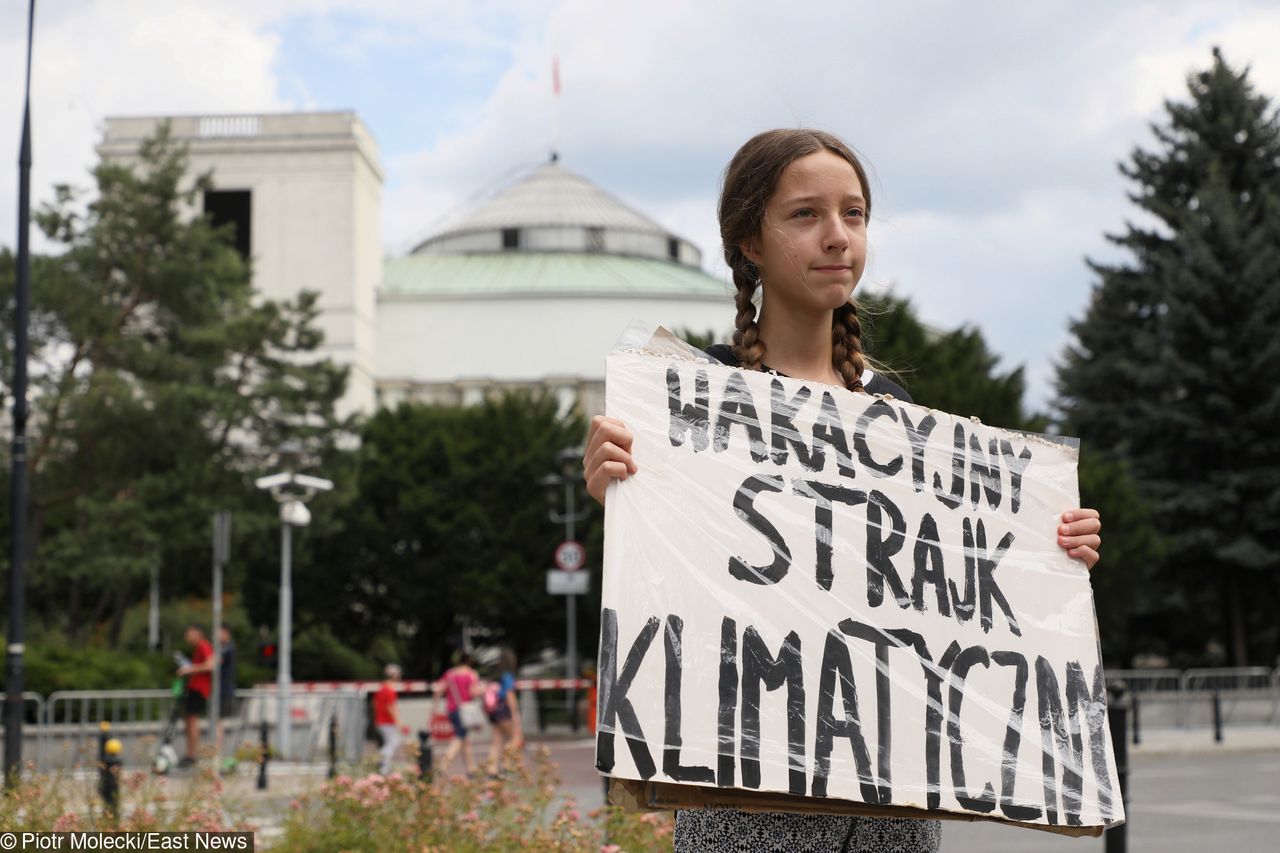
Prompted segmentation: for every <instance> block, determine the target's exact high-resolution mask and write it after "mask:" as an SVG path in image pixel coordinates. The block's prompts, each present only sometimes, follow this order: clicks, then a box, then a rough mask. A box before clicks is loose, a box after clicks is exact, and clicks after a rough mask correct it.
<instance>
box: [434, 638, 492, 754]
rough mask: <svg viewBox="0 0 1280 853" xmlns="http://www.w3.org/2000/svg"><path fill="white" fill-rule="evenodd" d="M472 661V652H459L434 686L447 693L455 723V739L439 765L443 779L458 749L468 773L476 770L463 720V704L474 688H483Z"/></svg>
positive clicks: (447, 708) (451, 721) (452, 720)
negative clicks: (452, 663) (453, 662)
mask: <svg viewBox="0 0 1280 853" xmlns="http://www.w3.org/2000/svg"><path fill="white" fill-rule="evenodd" d="M473 663H474V661H473V660H472V658H471V655H470V654H468V653H467V652H460V653H459V654H458V657H457V663H455V664H454V665H453V666H451V667H449V669H447V670H445V673H444V675H442V676H440V680H439V681H437V682H436V683H435V685H434V688H435V692H436V694H437V695H440V694H443V695H444V700H445V708H446V711H447V712H448V714H449V722H450V724H452V726H453V740H451V741H449V748H448V749H446V750H445V753H444V760H443V761H442V762H441V764H440V770H439V773H440V776H441V778H444V777H445V776H447V774H448V772H449V768H450V767H452V766H453V760H454V759H455V758H457V757H458V753H459V752H461V753H462V765H463V766H464V767H465V768H466V770H467V776H471V775H472V774H474V773H475V771H476V760H475V757H474V756H473V755H472V754H471V741H469V740H467V726H466V724H465V722H464V721H463V719H462V705H463V703H464V702H470V701H471V699H472V696H473V694H474V691H476V690H477V689H483V688H484V685H483V684H481V682H480V676H479V675H477V674H476V671H475V670H474V669H473V668H472V664H473Z"/></svg>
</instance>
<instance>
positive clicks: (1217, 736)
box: [1213, 690, 1222, 743]
mask: <svg viewBox="0 0 1280 853" xmlns="http://www.w3.org/2000/svg"><path fill="white" fill-rule="evenodd" d="M1213 742H1214V743H1222V694H1221V693H1219V692H1218V691H1217V690H1215V691H1213Z"/></svg>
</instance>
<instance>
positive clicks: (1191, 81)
mask: <svg viewBox="0 0 1280 853" xmlns="http://www.w3.org/2000/svg"><path fill="white" fill-rule="evenodd" d="M1188 90H1189V95H1190V99H1189V101H1187V102H1183V103H1173V102H1170V103H1167V104H1166V110H1167V116H1166V122H1165V123H1164V124H1160V125H1156V126H1154V127H1153V132H1154V134H1155V140H1156V144H1155V146H1154V148H1153V149H1152V150H1142V149H1136V150H1135V151H1134V152H1133V154H1132V155H1131V158H1130V160H1129V162H1127V163H1125V164H1123V165H1122V166H1121V171H1122V172H1123V173H1124V174H1125V176H1126V177H1128V178H1130V179H1131V180H1132V181H1133V182H1134V184H1135V190H1134V192H1132V193H1131V195H1130V198H1131V199H1132V200H1133V202H1134V203H1135V204H1136V205H1137V206H1138V207H1139V208H1140V209H1141V210H1142V211H1143V213H1144V214H1145V216H1144V218H1143V220H1142V221H1143V222H1145V223H1148V224H1145V225H1138V224H1130V225H1129V226H1128V227H1127V229H1126V230H1125V232H1124V233H1123V234H1119V235H1112V236H1111V237H1110V239H1111V240H1112V242H1114V243H1115V244H1116V245H1117V246H1119V247H1121V248H1123V249H1125V250H1127V253H1128V259H1127V260H1126V261H1124V262H1122V263H1117V264H1103V263H1092V264H1091V266H1092V268H1093V270H1094V271H1095V272H1096V273H1097V275H1098V284H1097V285H1096V287H1095V289H1094V293H1093V299H1092V302H1091V304H1090V306H1089V308H1088V310H1087V312H1086V313H1085V315H1084V317H1083V318H1081V319H1080V320H1078V321H1077V322H1075V323H1073V325H1072V332H1073V334H1074V336H1075V341H1074V343H1073V344H1072V345H1071V346H1070V348H1069V349H1068V350H1067V352H1066V354H1065V357H1064V360H1063V363H1062V366H1061V369H1060V370H1059V374H1058V390H1059V406H1060V408H1061V411H1062V415H1063V426H1064V428H1065V429H1066V430H1067V431H1069V432H1073V433H1076V434H1079V435H1080V436H1082V437H1083V438H1084V439H1085V440H1086V441H1087V442H1088V443H1089V444H1090V446H1092V447H1094V448H1096V449H1097V450H1098V452H1099V453H1101V454H1102V455H1104V456H1107V457H1109V458H1110V459H1112V460H1119V461H1122V462H1123V464H1124V466H1125V467H1126V468H1127V469H1128V470H1129V471H1131V472H1132V475H1133V477H1134V479H1135V482H1136V485H1137V490H1138V493H1139V494H1140V495H1141V496H1143V497H1144V498H1146V499H1148V500H1149V501H1150V502H1151V506H1152V516H1151V517H1152V519H1153V523H1154V524H1155V525H1156V529H1157V530H1158V535H1159V539H1160V541H1161V543H1162V544H1163V545H1164V555H1165V556H1164V558H1163V559H1162V560H1160V561H1159V563H1158V564H1156V565H1155V566H1154V567H1152V568H1151V570H1150V572H1151V583H1150V585H1149V587H1148V589H1147V590H1146V599H1147V601H1146V602H1145V603H1146V604H1147V605H1150V606H1154V607H1157V608H1158V609H1159V620H1158V621H1159V622H1160V624H1162V625H1164V626H1165V627H1166V628H1167V629H1169V634H1170V637H1169V642H1170V643H1171V644H1172V647H1171V648H1170V649H1169V652H1170V653H1171V654H1181V655H1183V656H1184V657H1185V658H1186V659H1188V660H1204V659H1205V655H1206V654H1207V648H1208V643H1209V641H1210V640H1211V638H1213V639H1216V641H1217V642H1218V643H1220V644H1221V645H1222V646H1223V647H1225V648H1227V649H1229V650H1230V654H1231V659H1232V662H1233V663H1235V664H1237V665H1243V664H1245V663H1248V662H1250V661H1252V662H1263V661H1267V662H1269V661H1271V660H1274V658H1275V656H1276V652H1277V650H1278V649H1280V645H1278V642H1280V629H1278V628H1277V623H1276V620H1275V618H1274V613H1275V610H1276V606H1277V603H1280V602H1278V600H1277V599H1278V597H1277V592H1278V590H1277V566H1280V492H1278V491H1277V490H1276V483H1277V482H1280V343H1278V342H1277V338H1276V329H1277V328H1280V117H1278V116H1277V113H1276V111H1275V110H1274V109H1273V108H1272V107H1271V103H1270V101H1269V100H1268V99H1267V98H1266V97H1264V96H1262V95H1260V94H1258V93H1257V92H1255V90H1254V88H1253V86H1252V85H1251V84H1250V82H1249V79H1248V72H1247V71H1242V72H1237V71H1235V70H1234V69H1232V68H1231V67H1230V66H1228V65H1227V63H1226V62H1225V61H1224V60H1223V59H1222V57H1221V55H1220V54H1219V53H1218V52H1217V51H1216V50H1215V52H1214V60H1213V65H1212V67H1210V68H1209V69H1208V70H1206V71H1202V72H1198V73H1195V74H1193V75H1191V76H1190V77H1189V78H1188ZM1106 511H1110V509H1107V510H1105V511H1104V517H1106V516H1105V512H1106ZM1109 529H1110V528H1109ZM1107 547H1108V548H1110V539H1109V540H1108V546H1107ZM1110 570H1111V569H1108V571H1110ZM1124 570H1125V571H1145V569H1142V568H1139V567H1134V566H1125V567H1124Z"/></svg>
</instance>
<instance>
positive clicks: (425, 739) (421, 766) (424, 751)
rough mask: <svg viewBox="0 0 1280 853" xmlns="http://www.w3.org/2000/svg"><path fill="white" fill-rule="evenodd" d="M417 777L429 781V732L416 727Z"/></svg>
mask: <svg viewBox="0 0 1280 853" xmlns="http://www.w3.org/2000/svg"><path fill="white" fill-rule="evenodd" d="M418 779H419V780H420V781H422V782H424V783H429V782H430V781H431V732H429V731H427V730H426V729H418Z"/></svg>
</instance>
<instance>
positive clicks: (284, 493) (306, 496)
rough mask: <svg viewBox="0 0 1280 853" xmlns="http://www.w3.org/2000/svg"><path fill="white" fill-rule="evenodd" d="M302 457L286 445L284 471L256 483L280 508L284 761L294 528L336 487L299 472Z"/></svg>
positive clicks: (279, 733)
mask: <svg viewBox="0 0 1280 853" xmlns="http://www.w3.org/2000/svg"><path fill="white" fill-rule="evenodd" d="M301 455H302V451H301V448H300V447H299V446H298V445H297V444H296V443H293V442H286V443H285V444H284V445H282V446H281V448H280V452H279V461H280V466H281V467H282V468H283V469H284V470H283V471H281V472H280V473H278V474H271V475H269V476H266V477H260V478H258V479H257V480H256V481H255V482H254V485H255V486H257V487H258V488H259V489H262V490H263V491H267V492H270V493H271V497H273V498H274V499H275V501H276V503H278V504H279V505H280V642H279V650H278V654H277V657H278V659H279V668H278V670H277V673H276V693H277V697H278V701H279V706H278V708H277V709H276V751H277V752H278V753H279V754H280V757H281V758H288V757H289V736H290V731H291V728H292V726H291V720H290V718H289V703H290V698H291V697H290V688H291V687H292V684H293V677H292V673H291V671H290V657H289V652H290V639H291V633H292V631H293V528H294V527H306V526H307V524H308V523H310V521H311V513H310V512H309V511H308V510H307V501H309V500H311V499H312V498H313V497H315V495H316V493H317V492H327V491H329V490H331V489H332V488H333V483H332V482H331V481H329V480H324V479H321V478H320V477H308V476H307V475H306V474H299V473H297V472H296V470H295V469H296V468H297V467H298V464H299V462H300V459H301Z"/></svg>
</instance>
